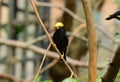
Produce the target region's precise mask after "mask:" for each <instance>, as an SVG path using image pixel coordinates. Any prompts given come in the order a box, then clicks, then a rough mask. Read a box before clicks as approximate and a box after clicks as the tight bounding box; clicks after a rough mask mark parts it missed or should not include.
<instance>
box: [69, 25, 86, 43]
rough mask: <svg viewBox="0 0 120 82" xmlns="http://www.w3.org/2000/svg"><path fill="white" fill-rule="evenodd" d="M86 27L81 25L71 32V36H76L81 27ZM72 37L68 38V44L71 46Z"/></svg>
mask: <svg viewBox="0 0 120 82" xmlns="http://www.w3.org/2000/svg"><path fill="white" fill-rule="evenodd" d="M85 26H86V24H84V23H83V24H81V25H80V26H79V27H77V28H76V29H75V30H74V31H73V32H72V34H73V35H76V34H77V33H78V32H79V31H80V30H81V29H82V28H83V27H85ZM73 38H74V37H73V36H70V37H69V44H71V42H72V40H73ZM82 40H83V39H82Z"/></svg>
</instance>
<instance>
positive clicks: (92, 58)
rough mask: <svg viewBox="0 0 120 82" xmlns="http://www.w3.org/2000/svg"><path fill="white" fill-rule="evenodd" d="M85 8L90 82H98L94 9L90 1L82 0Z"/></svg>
mask: <svg viewBox="0 0 120 82" xmlns="http://www.w3.org/2000/svg"><path fill="white" fill-rule="evenodd" d="M82 3H83V8H84V11H85V15H86V25H87V32H88V43H89V68H88V71H89V82H96V75H97V74H96V71H97V69H96V66H97V59H96V58H97V48H96V35H95V29H94V22H93V16H92V8H91V4H90V0H82Z"/></svg>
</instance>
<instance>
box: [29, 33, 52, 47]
mask: <svg viewBox="0 0 120 82" xmlns="http://www.w3.org/2000/svg"><path fill="white" fill-rule="evenodd" d="M50 35H51V34H50ZM46 38H47V36H46V35H41V36H39V37H38V38H36V39H35V40H33V41H31V42H29V43H27V46H30V45H32V44H35V43H37V42H39V41H42V40H44V39H46Z"/></svg>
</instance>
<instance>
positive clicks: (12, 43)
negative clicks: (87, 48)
mask: <svg viewBox="0 0 120 82" xmlns="http://www.w3.org/2000/svg"><path fill="white" fill-rule="evenodd" d="M0 44H3V45H7V46H11V47H19V48H23V49H29V50H31V51H33V52H35V53H38V54H42V55H43V54H44V53H45V52H46V49H43V48H41V47H37V46H34V45H30V46H27V43H26V42H21V41H15V40H7V39H0ZM47 56H48V57H51V58H55V59H58V54H57V53H55V52H53V51H48V54H47ZM67 61H68V63H70V64H72V65H73V66H81V67H83V68H87V67H88V64H87V63H84V62H81V61H78V60H75V59H72V58H70V57H68V56H67ZM103 68H105V65H104V66H100V65H98V69H103Z"/></svg>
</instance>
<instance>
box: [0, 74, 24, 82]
mask: <svg viewBox="0 0 120 82" xmlns="http://www.w3.org/2000/svg"><path fill="white" fill-rule="evenodd" d="M0 79H6V80H10V81H12V82H14V81H15V82H24V80H22V79H19V78H16V77H14V76H11V75H7V74H0Z"/></svg>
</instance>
